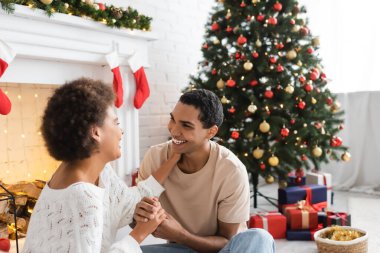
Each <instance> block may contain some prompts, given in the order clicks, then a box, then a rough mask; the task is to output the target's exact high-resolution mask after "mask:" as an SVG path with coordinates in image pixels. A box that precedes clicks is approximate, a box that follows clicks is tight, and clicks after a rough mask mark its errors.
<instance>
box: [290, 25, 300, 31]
mask: <svg viewBox="0 0 380 253" xmlns="http://www.w3.org/2000/svg"><path fill="white" fill-rule="evenodd" d="M300 29H301V27H300V26H299V25H295V26H293V28H292V32H294V33H296V32H299V30H300Z"/></svg>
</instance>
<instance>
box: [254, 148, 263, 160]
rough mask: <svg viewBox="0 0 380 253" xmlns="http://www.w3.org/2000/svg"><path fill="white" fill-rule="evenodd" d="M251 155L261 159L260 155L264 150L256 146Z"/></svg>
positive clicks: (261, 155)
mask: <svg viewBox="0 0 380 253" xmlns="http://www.w3.org/2000/svg"><path fill="white" fill-rule="evenodd" d="M252 155H253V157H254V158H256V159H261V157H263V155H264V150H263V149H261V148H259V147H257V148H256V149H255V150H253V152H252Z"/></svg>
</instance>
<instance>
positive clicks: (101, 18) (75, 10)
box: [0, 0, 152, 31]
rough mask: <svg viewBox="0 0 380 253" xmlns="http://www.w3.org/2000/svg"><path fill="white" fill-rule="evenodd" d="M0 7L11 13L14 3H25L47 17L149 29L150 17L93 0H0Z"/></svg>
mask: <svg viewBox="0 0 380 253" xmlns="http://www.w3.org/2000/svg"><path fill="white" fill-rule="evenodd" d="M0 3H1V8H2V9H3V10H5V11H6V12H7V13H9V14H11V13H13V12H14V10H15V4H19V5H25V6H28V7H30V8H32V9H42V10H44V11H45V13H46V15H48V16H49V17H50V16H52V15H54V13H64V14H68V15H73V16H78V17H83V18H90V19H93V20H95V21H98V22H101V23H103V24H105V25H107V26H110V27H116V28H128V29H132V30H133V29H138V30H143V31H148V30H150V23H151V20H152V18H151V17H148V16H144V15H141V14H139V13H138V11H137V10H135V9H133V8H131V7H127V8H120V7H115V6H113V5H106V4H103V3H94V1H93V0H0Z"/></svg>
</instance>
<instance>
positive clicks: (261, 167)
mask: <svg viewBox="0 0 380 253" xmlns="http://www.w3.org/2000/svg"><path fill="white" fill-rule="evenodd" d="M259 166H260V169H261V170H265V163H263V162H260V165H259Z"/></svg>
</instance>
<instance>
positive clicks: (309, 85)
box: [304, 83, 313, 92]
mask: <svg viewBox="0 0 380 253" xmlns="http://www.w3.org/2000/svg"><path fill="white" fill-rule="evenodd" d="M304 89H305V91H307V92H310V91H312V90H313V85H311V84H310V83H308V84H306V85H305V86H304Z"/></svg>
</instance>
